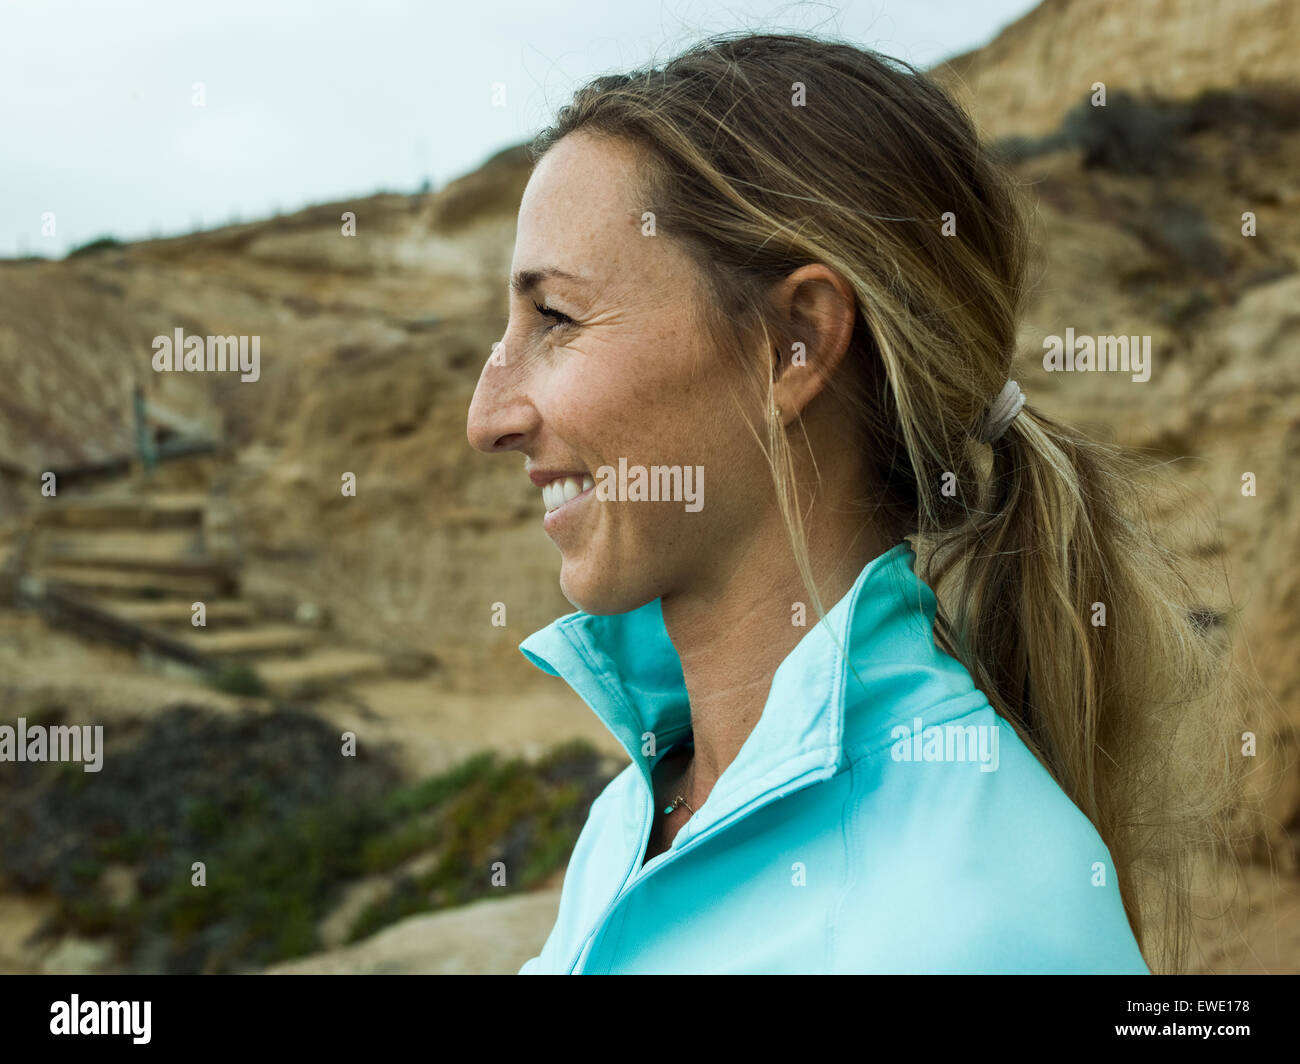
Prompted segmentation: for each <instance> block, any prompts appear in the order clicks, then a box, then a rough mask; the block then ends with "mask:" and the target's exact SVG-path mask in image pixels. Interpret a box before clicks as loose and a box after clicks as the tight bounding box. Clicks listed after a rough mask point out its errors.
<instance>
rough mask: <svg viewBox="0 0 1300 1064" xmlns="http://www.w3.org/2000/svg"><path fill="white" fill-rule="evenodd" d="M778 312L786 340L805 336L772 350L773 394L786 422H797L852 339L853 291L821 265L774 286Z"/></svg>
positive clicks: (824, 384)
mask: <svg viewBox="0 0 1300 1064" xmlns="http://www.w3.org/2000/svg"><path fill="white" fill-rule="evenodd" d="M774 298H775V304H776V308H777V310H778V312H779V313H780V314H782V315H783V317H784V319H785V320H784V324H785V325H786V330H785V331H787V332H788V334H789V335H792V336H801V337H806V339H805V340H800V341H796V342H793V343H792V344H791V350H790V351H789V352H785V351H781V350H779V349H777V350H776V352H775V354H776V358H775V360H774V362H773V364H772V390H773V393H774V399H775V401H776V405H777V407H778V408H779V409H780V411H781V417H782V420H783V421H784V422H790V421H794V420H796V419H797V418H798V417H799V416H800V415H801V414H802V413H803V411H804V408H805V407H806V406H807V405H808V404H809V403H810V402H812V400H813V399H814V398H816V396H817V395H818V394H820V393H821V391H822V389H823V388H825V387H826V383H827V381H829V380H830V378H831V376H832V375H833V374H834V372H835V370H836V369H837V368H838V367H839V365H840V363H841V362H842V361H843V360H844V355H845V353H846V352H847V351H848V349H849V344H850V341H851V340H852V338H853V322H854V318H855V316H856V313H857V301H856V300H855V299H854V296H853V288H852V287H851V286H850V285H849V283H848V282H847V281H846V280H845V279H844V278H843V277H841V276H840V275H839V274H838V273H836V272H835V271H834V270H832V269H831V268H830V267H829V266H825V265H823V264H822V263H812V264H810V265H808V266H801V267H800V268H799V269H797V270H795V271H794V272H793V273H791V274H790V275H789V276H788V277H786V278H785V279H784V280H783V281H781V282H779V283H778V285H777V289H776V292H775V293H774Z"/></svg>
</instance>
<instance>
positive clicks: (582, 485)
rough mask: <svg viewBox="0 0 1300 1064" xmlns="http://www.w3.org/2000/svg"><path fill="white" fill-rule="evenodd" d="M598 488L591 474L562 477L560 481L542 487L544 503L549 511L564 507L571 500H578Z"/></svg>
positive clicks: (553, 481)
mask: <svg viewBox="0 0 1300 1064" xmlns="http://www.w3.org/2000/svg"><path fill="white" fill-rule="evenodd" d="M595 486H596V482H595V480H593V479H592V478H591V476H590V475H589V474H583V476H582V477H581V478H579V477H561V478H560V479H559V480H552V481H551V482H550V483H549V484H543V485H542V503H543V504H544V505H545V507H546V509H547V511H548V512H549V511H551V510H554V509H556V508H557V507H560V506H563V505H564V504H565V503H566V502H568V501H569V500H570V499H576V498H577V497H578V496H579V495H581V494H582V493H583V492H584V491H587V490H589V489H591V488H594V487H595Z"/></svg>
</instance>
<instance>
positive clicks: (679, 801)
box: [664, 766, 695, 816]
mask: <svg viewBox="0 0 1300 1064" xmlns="http://www.w3.org/2000/svg"><path fill="white" fill-rule="evenodd" d="M689 771H690V766H687V769H686V772H689ZM686 772H683V773H682V778H683V779H685V777H686ZM689 789H690V788H689V787H688V788H687V790H689ZM683 805H684V806H686V808H687V809H689V810H690V811H691V815H692V816H694V815H695V809H694V807H693V806H692V805H691V803H690V802H688V801H687V800H686V798H685V797H684V796H683V795H682V794H681V792H678V794H677V797H676V798H674V799H673V800H672V804H671V805H666V806H664V816H667V815H668V814H669V813H671V812H672V811H673V810H674V809H677V808H678V807H679V806H683Z"/></svg>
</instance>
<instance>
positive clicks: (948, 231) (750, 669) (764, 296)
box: [468, 35, 1241, 972]
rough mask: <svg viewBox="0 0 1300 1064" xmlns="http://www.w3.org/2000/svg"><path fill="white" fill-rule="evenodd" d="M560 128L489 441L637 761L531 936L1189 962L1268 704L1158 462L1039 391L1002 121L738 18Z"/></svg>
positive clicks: (670, 948)
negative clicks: (1166, 491)
mask: <svg viewBox="0 0 1300 1064" xmlns="http://www.w3.org/2000/svg"><path fill="white" fill-rule="evenodd" d="M534 158H535V159H536V166H535V169H534V172H533V174H532V176H531V179H530V181H529V183H528V187H527V189H526V190H525V192H524V196H523V200H522V202H521V204H520V209H519V222H518V231H517V237H516V243H515V252H514V263H513V266H512V269H513V274H512V278H511V312H510V319H509V323H508V327H507V330H506V333H505V335H504V337H503V338H502V344H503V346H504V349H505V351H506V352H507V357H505V358H504V359H501V360H499V361H498V360H496V359H493V360H489V362H488V364H487V366H486V367H485V368H484V371H483V375H482V377H481V379H480V381H479V385H478V388H477V390H476V392H475V395H474V399H473V402H472V404H471V407H470V412H469V424H468V434H469V439H470V442H471V443H472V444H473V445H474V446H475V447H477V448H478V449H480V450H482V451H485V452H489V453H497V452H515V453H522V454H524V455H525V456H526V458H527V470H528V475H529V476H530V478H531V479H532V481H533V483H534V484H535V485H537V486H538V487H540V488H541V489H542V492H543V498H544V501H545V505H546V510H547V512H546V516H545V519H544V528H545V531H546V533H547V534H548V535H549V536H550V537H551V539H552V540H553V541H554V543H555V545H556V547H557V548H558V549H559V552H560V586H561V588H562V589H563V591H564V593H565V595H566V597H567V598H568V599H569V600H570V601H571V602H572V603H573V604H574V605H575V606H577V607H578V612H576V613H573V614H570V615H568V616H566V617H563V618H560V619H559V620H557V621H556V622H555V623H554V624H552V625H550V626H548V627H547V628H545V629H543V630H542V631H540V632H537V633H534V634H533V635H532V636H530V637H529V638H528V639H527V640H525V641H524V643H523V644H522V646H521V649H522V651H523V652H524V654H525V655H526V656H527V657H528V658H529V659H530V660H531V661H533V662H534V663H535V664H536V665H537V666H538V667H539V668H541V669H543V670H544V671H546V672H549V673H553V674H555V675H558V676H561V677H563V678H564V679H565V680H566V681H567V682H568V683H569V684H570V685H571V686H572V687H573V688H574V689H575V690H576V691H577V692H578V693H579V694H580V695H581V696H582V697H583V698H584V699H585V700H586V701H587V703H588V704H589V705H590V706H591V708H592V709H593V711H595V712H596V713H597V715H598V716H599V717H600V718H601V719H602V720H603V721H604V722H605V724H606V725H607V726H608V727H609V729H610V730H611V731H612V732H613V734H614V735H615V736H616V737H617V738H618V739H619V741H620V742H621V743H622V744H623V746H624V748H625V749H626V751H627V753H628V756H629V757H630V758H631V761H632V764H631V765H630V766H629V768H628V769H627V770H626V771H625V772H624V773H623V774H622V775H620V776H619V777H618V778H617V779H615V780H614V781H613V782H612V783H611V784H610V786H609V787H608V788H607V790H606V791H605V792H604V793H603V794H602V795H601V797H600V798H599V799H598V800H597V801H596V803H595V804H594V805H593V806H592V809H591V812H590V814H589V819H588V822H587V824H586V827H585V828H584V830H583V833H582V836H581V838H580V839H579V841H578V844H577V846H576V848H575V851H574V854H573V858H572V860H571V862H570V865H569V869H568V872H567V875H566V879H565V883H564V889H563V892H562V899H561V904H560V912H559V916H558V918H557V921H556V925H555V928H554V930H553V931H552V933H551V935H550V938H549V939H548V941H547V943H546V945H545V947H544V949H543V950H542V953H541V955H540V956H539V957H536V958H534V959H533V960H532V961H530V962H529V963H528V964H527V965H525V968H524V970H525V971H527V972H1146V971H1148V970H1149V969H1151V968H1160V969H1165V970H1178V969H1179V968H1180V966H1181V964H1182V963H1183V958H1184V955H1185V949H1186V945H1187V942H1186V936H1187V932H1188V922H1187V916H1186V911H1187V902H1188V898H1189V892H1188V886H1187V867H1186V862H1187V861H1188V860H1189V859H1190V856H1191V855H1192V853H1193V852H1194V851H1195V849H1196V848H1197V847H1200V846H1203V845H1204V844H1206V843H1207V842H1211V841H1213V840H1214V839H1216V838H1217V837H1218V836H1219V834H1220V833H1221V832H1222V830H1223V823H1224V820H1223V816H1224V812H1225V810H1226V809H1227V807H1228V805H1227V803H1228V801H1229V800H1230V799H1231V798H1232V796H1233V795H1234V794H1235V788H1236V787H1237V783H1238V780H1237V775H1236V772H1235V769H1234V768H1233V767H1232V766H1235V765H1236V764H1239V763H1240V761H1239V759H1237V760H1234V759H1233V758H1231V757H1229V756H1228V753H1227V751H1228V750H1229V747H1230V744H1231V742H1232V741H1233V739H1234V737H1235V736H1237V735H1239V734H1240V732H1241V728H1240V727H1237V726H1236V718H1235V717H1233V716H1232V715H1230V712H1229V711H1230V709H1231V707H1228V706H1224V705H1220V704H1218V702H1217V699H1216V692H1218V691H1220V690H1222V687H1221V686H1220V685H1218V684H1217V670H1218V667H1219V660H1220V659H1219V657H1218V656H1217V655H1216V653H1215V652H1214V650H1213V649H1212V648H1211V647H1210V646H1209V645H1208V644H1207V643H1206V642H1205V641H1204V640H1203V638H1202V637H1201V635H1200V634H1199V633H1198V631H1197V630H1196V629H1195V627H1194V626H1193V625H1192V624H1191V623H1190V621H1189V619H1188V617H1189V613H1188V604H1187V603H1185V602H1183V601H1182V598H1181V594H1182V590H1181V589H1182V585H1181V583H1180V580H1179V577H1178V570H1177V567H1176V565H1175V563H1174V562H1173V560H1172V559H1170V558H1169V557H1167V556H1166V555H1165V554H1164V553H1163V552H1162V551H1161V549H1160V548H1159V547H1158V546H1157V544H1156V543H1155V541H1154V539H1153V538H1152V536H1151V535H1150V534H1149V533H1148V532H1147V531H1146V530H1145V529H1144V527H1143V526H1142V524H1141V523H1140V522H1139V520H1138V518H1137V516H1136V515H1137V514H1138V513H1139V512H1140V509H1139V508H1138V507H1137V506H1135V505H1133V504H1132V501H1131V500H1129V501H1127V502H1126V501H1125V500H1123V499H1121V498H1120V497H1119V496H1118V494H1117V493H1118V491H1119V490H1120V489H1121V487H1122V486H1123V485H1124V484H1125V483H1126V482H1127V481H1126V478H1128V477H1129V476H1130V474H1129V472H1128V470H1127V467H1126V466H1125V465H1124V464H1123V462H1122V459H1121V456H1120V455H1118V454H1116V453H1114V452H1113V451H1112V450H1111V449H1109V448H1106V447H1103V446H1101V445H1098V444H1096V443H1094V442H1092V441H1090V440H1088V439H1086V438H1084V437H1082V436H1080V435H1078V434H1076V433H1075V432H1073V431H1071V430H1070V429H1068V428H1067V427H1065V426H1063V425H1060V424H1058V423H1057V422H1055V421H1053V420H1052V419H1050V418H1049V417H1047V416H1046V415H1045V414H1043V413H1042V412H1041V411H1039V410H1037V409H1035V408H1034V407H1033V406H1032V405H1025V404H1024V398H1023V395H1022V394H1021V393H1020V390H1019V389H1018V387H1016V386H1015V384H1014V382H1009V381H1008V376H1009V374H1010V367H1011V360H1012V356H1013V354H1014V348H1015V338H1016V332H1017V326H1018V319H1019V312H1020V306H1021V301H1022V298H1023V295H1024V291H1025V276H1024V275H1025V263H1026V259H1027V254H1028V232H1027V225H1026V221H1025V213H1024V211H1023V208H1022V206H1021V204H1020V201H1019V199H1018V196H1017V193H1016V190H1015V188H1014V186H1013V185H1012V184H1011V182H1010V181H1009V180H1008V178H1007V177H1006V176H1005V174H1004V173H1003V172H1002V171H1001V170H1000V169H999V168H998V167H997V166H996V165H995V164H994V163H993V162H992V161H991V160H990V159H989V157H988V156H987V155H986V153H985V152H984V151H983V150H982V148H981V146H980V144H979V142H978V139H977V138H976V135H975V133H974V131H973V129H972V127H971V125H970V123H969V121H968V120H967V118H966V117H965V115H964V114H963V113H962V112H961V111H960V110H959V109H958V108H957V107H956V106H955V105H954V104H953V102H952V101H951V100H950V99H949V98H948V97H947V96H946V95H945V94H944V93H943V92H942V91H941V90H940V89H939V88H937V87H936V86H935V85H934V84H933V83H931V82H930V81H928V80H927V79H926V78H925V77H924V76H922V75H921V74H919V73H917V72H916V71H915V70H913V69H911V68H909V67H906V66H905V65H904V64H900V63H895V62H893V61H891V60H886V59H883V58H882V57H879V56H877V55H874V54H872V53H870V52H866V51H863V50H861V49H859V48H856V47H853V46H851V45H848V44H843V43H837V42H831V41H825V40H818V39H814V38H810V37H804V36H783V35H745V36H731V35H728V36H724V37H721V38H714V39H712V40H709V41H706V42H704V43H702V44H700V45H697V46H696V47H694V48H692V49H690V50H688V51H687V52H686V53H684V54H683V55H681V56H679V57H678V58H676V59H674V60H673V61H671V62H670V63H668V64H667V65H666V66H665V67H663V68H662V69H657V70H650V71H637V72H634V73H630V74H626V75H618V76H609V77H602V78H599V79H597V80H596V81H594V82H592V83H591V84H590V85H588V86H587V87H585V88H583V89H582V90H580V91H579V92H578V93H577V95H576V97H575V99H574V100H573V102H572V103H571V104H570V105H569V106H566V107H565V108H564V109H563V110H562V111H561V112H560V114H559V115H558V117H557V120H556V122H555V124H554V125H553V126H552V127H551V128H550V129H548V130H546V131H544V132H543V133H542V134H541V135H540V136H539V137H538V139H537V141H536V144H535V146H534ZM615 467H617V468H619V469H623V468H637V467H639V468H649V469H655V468H658V469H665V468H668V469H697V470H700V471H701V473H702V472H703V471H704V470H705V468H706V467H707V472H708V479H709V494H708V499H707V505H700V506H698V507H696V508H695V509H691V508H689V507H687V508H684V507H683V506H681V505H673V504H672V503H671V502H670V501H668V500H665V499H663V498H650V497H649V496H643V495H641V494H637V495H633V493H631V492H620V493H617V494H615V495H611V494H610V493H601V492H598V491H596V490H593V489H594V487H595V483H596V481H597V480H598V479H599V471H600V470H602V469H612V468H615ZM589 480H590V481H591V483H589ZM701 501H702V500H701ZM908 538H911V540H912V541H913V542H912V543H911V544H909V543H908V542H906V539H908ZM809 603H811V605H812V607H813V612H814V613H815V614H816V623H814V624H813V625H812V626H811V627H808V626H807V625H806V623H805V617H806V615H807V605H808V604H809ZM826 603H831V604H832V606H831V608H830V609H827V608H826V606H825V604H826ZM1097 603H1103V604H1104V605H1105V607H1106V610H1108V611H1109V622H1108V623H1103V624H1102V625H1098V624H1097V623H1096V619H1095V618H1096V617H1097V611H1096V609H1095V607H1096V604H1097ZM1104 615H1105V614H1103V616H1104ZM1116 631H1118V632H1121V633H1122V636H1121V637H1120V638H1118V639H1117V638H1116V636H1115V635H1114V634H1112V633H1113V632H1116ZM1174 706H1176V707H1177V715H1176V717H1177V728H1178V731H1177V732H1176V733H1175V732H1174V731H1173V730H1171V729H1172V728H1173V727H1174V725H1171V724H1170V723H1169V721H1170V716H1169V714H1167V713H1166V710H1168V709H1169V708H1170V707H1174ZM900 734H903V735H905V736H915V739H912V738H907V739H906V740H903V739H900V738H899V736H900ZM934 734H938V735H946V736H948V738H949V739H950V740H952V741H950V742H948V743H947V744H946V745H945V744H944V743H939V744H937V745H936V746H935V747H934V749H935V751H937V753H935V756H930V746H927V745H926V742H925V739H924V737H925V736H928V735H934ZM914 747H915V750H914V749H913V748H914ZM980 751H985V752H988V751H996V757H992V758H990V757H983V756H981V755H980V753H979V752H980ZM913 753H915V754H916V756H912V754H913ZM904 755H906V756H904ZM968 755H969V756H968ZM1144 954H1145V956H1144Z"/></svg>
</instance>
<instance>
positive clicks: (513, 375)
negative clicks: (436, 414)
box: [465, 339, 538, 454]
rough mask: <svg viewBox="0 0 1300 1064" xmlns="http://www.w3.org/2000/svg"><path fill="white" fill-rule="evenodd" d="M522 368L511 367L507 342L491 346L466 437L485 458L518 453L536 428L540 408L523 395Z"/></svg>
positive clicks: (470, 413) (471, 403) (476, 390)
mask: <svg viewBox="0 0 1300 1064" xmlns="http://www.w3.org/2000/svg"><path fill="white" fill-rule="evenodd" d="M521 369H522V367H520V366H517V365H512V364H511V360H510V357H509V352H508V350H507V347H506V344H505V341H504V339H502V340H501V341H498V342H497V343H495V344H493V345H492V354H491V355H490V356H489V357H488V360H487V362H486V363H484V365H483V372H482V373H480V374H479V378H478V384H477V385H476V386H475V388H474V397H473V399H471V400H470V404H469V418H468V420H467V422H466V429H465V435H466V436H467V437H468V439H469V443H470V446H471V447H473V448H474V449H475V450H477V451H482V452H483V453H484V454H495V453H497V452H500V451H512V450H518V449H519V447H520V445H521V444H522V443H523V442H524V441H525V440H526V439H527V438H528V437H529V436H530V435H531V434H532V433H533V432H534V431H535V430H536V428H537V422H538V417H537V408H536V407H534V406H533V404H532V401H531V400H530V399H529V398H528V396H527V395H526V394H524V389H523V388H522V387H521V385H522V380H521V378H522V372H521Z"/></svg>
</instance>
